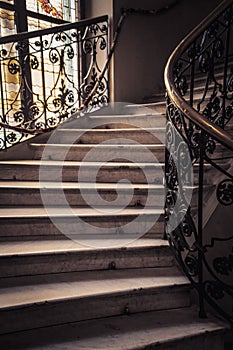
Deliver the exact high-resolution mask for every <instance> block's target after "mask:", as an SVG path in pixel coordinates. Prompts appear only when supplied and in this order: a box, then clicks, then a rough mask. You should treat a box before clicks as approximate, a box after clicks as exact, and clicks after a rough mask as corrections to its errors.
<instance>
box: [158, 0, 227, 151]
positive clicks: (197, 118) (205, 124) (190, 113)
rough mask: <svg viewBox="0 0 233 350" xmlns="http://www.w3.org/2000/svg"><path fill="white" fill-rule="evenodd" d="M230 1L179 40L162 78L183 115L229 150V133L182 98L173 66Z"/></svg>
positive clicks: (218, 7)
mask: <svg viewBox="0 0 233 350" xmlns="http://www.w3.org/2000/svg"><path fill="white" fill-rule="evenodd" d="M231 3H232V0H225V1H223V2H222V3H221V4H220V5H218V6H217V7H216V8H215V9H214V11H212V12H211V13H210V14H209V15H208V16H207V17H206V18H205V19H204V20H203V21H202V22H201V23H200V24H199V25H198V26H197V27H196V28H194V29H193V30H192V31H191V32H190V33H189V34H188V35H187V36H186V37H185V38H184V39H183V40H182V41H181V42H180V44H179V45H178V46H177V47H176V48H175V50H174V51H173V53H172V54H171V56H170V58H169V59H168V62H167V64H166V67H165V72H164V80H165V86H166V89H167V93H168V96H169V98H170V99H171V101H172V102H173V103H174V104H175V105H176V106H177V107H178V108H179V109H180V110H181V111H182V112H183V113H184V114H185V116H186V117H187V118H188V119H189V120H191V121H192V122H194V123H195V124H196V125H198V126H199V127H200V128H201V129H203V130H204V131H206V132H207V133H208V134H210V135H211V136H212V137H213V138H214V139H216V140H218V141H219V142H220V143H222V144H223V145H224V146H226V147H227V148H229V149H230V150H233V140H232V138H231V136H230V134H229V133H228V132H226V131H225V130H223V129H221V128H220V127H219V126H217V125H215V124H214V123H213V122H211V121H210V120H208V119H207V118H205V117H204V116H203V115H202V114H200V113H198V112H197V111H196V110H195V109H194V108H192V107H191V106H190V105H189V104H188V102H186V101H185V100H184V99H183V98H182V96H181V95H180V93H179V91H178V89H177V88H176V86H175V84H174V80H173V67H174V65H175V63H176V61H177V60H178V58H179V57H180V56H181V54H182V53H183V52H184V51H185V50H186V49H187V48H188V47H189V46H190V44H191V43H192V42H193V41H194V40H195V39H196V38H197V37H198V36H199V35H200V34H201V33H203V31H204V30H205V29H206V28H207V27H208V26H209V25H210V24H211V23H212V22H213V20H214V19H215V18H216V17H217V16H219V15H220V14H221V12H223V11H224V10H225V9H226V7H227V6H229V5H230V4H231Z"/></svg>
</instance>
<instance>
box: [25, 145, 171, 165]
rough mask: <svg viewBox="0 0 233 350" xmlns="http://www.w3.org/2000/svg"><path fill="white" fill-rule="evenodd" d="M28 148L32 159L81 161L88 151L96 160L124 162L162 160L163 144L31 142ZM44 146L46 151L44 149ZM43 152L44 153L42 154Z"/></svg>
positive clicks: (163, 155)
mask: <svg viewBox="0 0 233 350" xmlns="http://www.w3.org/2000/svg"><path fill="white" fill-rule="evenodd" d="M29 147H30V150H31V151H32V152H33V155H32V159H41V158H42V157H43V159H44V160H45V159H48V160H49V159H50V160H62V159H65V160H67V161H81V160H83V159H84V157H85V156H87V157H88V156H89V157H90V156H91V154H89V155H88V153H89V152H93V148H94V152H95V153H94V154H93V155H92V156H91V158H92V159H93V160H95V161H97V162H101V161H104V160H105V159H107V160H111V161H112V162H114V161H115V162H120V161H121V162H124V161H125V160H137V161H138V162H152V161H160V162H164V157H165V146H164V145H163V144H155V145H146V144H145V145H141V144H130V143H129V144H125V145H118V144H115V145H107V144H99V145H93V144H85V145H82V144H78V145H77V144H75V145H70V144H46V143H44V144H43V143H31V144H30V145H29ZM45 147H46V151H45V152H44V149H45ZM43 152H44V154H43Z"/></svg>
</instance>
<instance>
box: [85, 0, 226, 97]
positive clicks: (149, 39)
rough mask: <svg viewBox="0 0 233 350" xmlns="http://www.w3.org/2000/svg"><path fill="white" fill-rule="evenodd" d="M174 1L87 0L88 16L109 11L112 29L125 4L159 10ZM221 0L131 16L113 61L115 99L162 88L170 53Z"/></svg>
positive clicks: (186, 2)
mask: <svg viewBox="0 0 233 350" xmlns="http://www.w3.org/2000/svg"><path fill="white" fill-rule="evenodd" d="M171 2H173V0H156V1H155V0H143V1H142V0H87V1H85V5H86V17H91V16H98V15H102V14H108V15H109V16H110V18H111V24H112V29H111V33H113V30H114V29H115V28H116V23H117V21H118V18H119V16H120V11H121V8H122V7H124V8H131V7H133V8H143V9H155V10H157V9H159V8H161V7H163V6H166V5H169V4H170V3H171ZM220 2H221V0H205V1H203V0H181V1H180V2H179V3H178V4H177V5H176V6H175V7H174V8H171V9H170V10H168V11H167V12H165V13H164V14H160V15H157V16H149V17H148V16H145V15H131V16H130V17H128V18H127V20H126V22H125V23H124V27H123V29H122V33H121V35H120V39H119V42H118V45H117V48H116V52H115V55H114V60H113V62H112V69H111V78H112V82H111V91H112V99H113V100H115V101H121V102H142V101H143V100H144V98H147V97H150V96H152V95H153V94H156V93H159V92H161V91H163V90H164V84H163V71H164V66H165V63H166V61H167V59H168V57H169V55H170V53H171V52H172V50H173V49H174V48H175V46H176V45H177V44H178V43H179V41H180V40H181V39H182V38H183V37H184V36H185V35H186V34H187V33H188V32H189V31H190V30H191V29H193V28H194V27H195V26H196V25H197V24H198V23H199V22H200V21H201V19H203V18H204V17H205V16H206V15H208V14H209V12H210V11H211V10H212V9H213V8H214V7H215V6H216V5H217V4H218V3H220Z"/></svg>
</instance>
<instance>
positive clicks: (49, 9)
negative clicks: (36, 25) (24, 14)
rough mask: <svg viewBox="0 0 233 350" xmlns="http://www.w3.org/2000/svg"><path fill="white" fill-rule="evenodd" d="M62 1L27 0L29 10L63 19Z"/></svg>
mask: <svg viewBox="0 0 233 350" xmlns="http://www.w3.org/2000/svg"><path fill="white" fill-rule="evenodd" d="M62 2H63V0H51V1H48V0H26V4H27V9H28V10H30V11H33V12H37V13H41V14H43V15H47V16H53V17H57V18H61V19H62V17H63V15H62V7H63V6H62Z"/></svg>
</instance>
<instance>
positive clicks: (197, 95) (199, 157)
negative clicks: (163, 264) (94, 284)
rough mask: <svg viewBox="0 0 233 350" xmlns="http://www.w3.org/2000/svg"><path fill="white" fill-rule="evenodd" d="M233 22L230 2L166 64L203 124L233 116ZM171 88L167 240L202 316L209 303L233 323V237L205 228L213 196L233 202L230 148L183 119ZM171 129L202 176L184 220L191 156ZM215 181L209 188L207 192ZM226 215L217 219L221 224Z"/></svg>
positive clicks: (222, 121) (226, 120) (222, 124)
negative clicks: (186, 176) (187, 167)
mask: <svg viewBox="0 0 233 350" xmlns="http://www.w3.org/2000/svg"><path fill="white" fill-rule="evenodd" d="M232 23H233V5H232V3H231V4H230V5H229V6H228V8H227V9H225V10H224V11H223V12H222V13H220V14H219V15H218V17H217V18H215V19H214V20H213V22H212V23H211V24H210V25H209V26H208V27H207V28H205V29H204V30H203V32H202V33H201V34H199V36H196V38H195V39H194V40H193V42H191V41H190V45H189V47H186V48H185V50H183V52H182V51H181V55H180V56H179V58H178V59H177V60H176V61H175V60H174V62H173V66H171V67H169V69H170V70H169V72H170V74H172V73H173V81H172V87H173V88H174V89H175V88H176V90H177V94H178V93H179V95H180V96H182V98H183V99H184V100H185V101H186V102H187V103H188V104H189V105H191V107H192V109H194V110H196V111H197V112H198V113H199V115H202V116H203V119H205V120H206V123H207V122H208V120H209V121H210V122H211V123H214V124H215V125H217V126H218V127H220V128H223V129H227V130H229V127H230V121H231V118H232V116H233V93H232V92H233V66H232V64H233V63H232V59H231V58H230V57H231V56H232V52H231V50H232V47H231V45H230V41H229V37H230V33H231V35H232V30H233V29H232ZM200 82H201V84H200ZM200 86H204V88H200ZM169 89H170V88H169ZM169 89H168V95H169V96H168V97H167V123H168V124H167V125H168V126H167V149H168V150H167V151H166V186H167V193H166V203H165V219H166V233H167V237H168V240H169V242H170V244H171V247H172V248H173V250H174V252H175V255H176V257H177V259H178V261H179V264H180V265H181V267H182V268H183V271H184V272H185V274H186V275H187V276H188V278H189V279H190V281H191V282H192V284H193V285H194V286H195V288H196V289H197V290H198V292H199V298H200V314H201V315H203V314H204V308H203V299H205V300H207V301H208V302H209V303H210V304H211V305H212V306H213V307H214V308H215V310H217V311H218V312H219V313H221V314H222V315H223V316H224V317H225V318H227V319H228V320H229V321H230V322H232V323H233V313H232V309H231V308H228V307H227V306H226V305H229V303H231V305H232V300H233V286H232V271H233V255H232V252H233V248H231V253H230V254H227V253H226V251H229V246H230V247H232V242H233V236H230V237H229V236H227V234H229V233H228V232H225V231H227V230H226V229H225V230H224V229H223V231H222V232H219V231H220V228H219V225H220V223H218V226H217V227H218V230H217V229H216V232H215V231H214V232H213V228H212V229H211V230H212V231H211V234H212V236H207V234H206V233H207V230H206V229H205V227H204V223H203V217H204V216H205V210H206V208H208V205H209V204H208V203H209V202H208V201H209V200H210V199H211V201H213V198H214V200H215V199H216V198H217V201H216V204H215V205H216V206H217V209H221V206H223V207H224V209H225V210H227V209H228V208H227V207H230V206H231V205H232V204H233V175H232V170H231V169H232V161H233V156H232V150H231V149H228V148H227V147H226V146H224V145H223V144H221V143H220V141H218V140H217V139H215V138H213V137H212V136H211V133H210V134H209V133H207V132H206V131H204V130H202V129H201V127H200V126H197V125H195V124H194V123H193V122H192V121H191V120H190V115H189V114H187V115H186V111H185V109H184V108H183V107H182V106H181V105H180V104H179V103H178V102H177V100H176V99H175V98H173V96H172V89H170V90H169ZM190 110H191V108H190ZM190 113H191V112H190ZM173 128H175V130H176V131H177V133H179V134H180V137H181V139H182V140H183V141H179V143H180V144H182V142H185V143H186V145H187V148H188V153H189V155H190V159H191V161H192V165H193V167H194V169H196V170H195V176H194V178H197V182H196V183H195V186H196V187H197V198H196V199H195V196H194V197H193V198H192V200H191V202H190V206H188V208H187V206H186V210H187V211H186V213H185V215H183V217H182V219H180V218H179V215H180V213H182V212H183V210H184V209H183V208H184V203H185V201H183V199H182V192H183V190H184V188H183V187H182V185H181V183H180V181H179V177H180V176H181V177H182V174H183V173H185V172H184V170H185V164H186V154H185V153H184V152H183V151H182V146H181V147H180V150H181V152H180V154H178V153H179V152H178V150H179V147H178V146H179V145H178V143H177V138H175V137H174V132H172V130H173ZM178 159H179V166H178V167H177V160H178ZM210 180H212V181H211V183H212V187H211V189H208V191H209V192H208V193H206V195H205V188H208V184H209V182H210ZM215 191H216V197H215ZM210 193H211V195H210ZM212 194H213V195H212ZM179 198H180V199H179ZM211 205H213V204H211ZM177 208H178V209H177ZM217 209H216V210H217ZM213 215H214V214H213ZM221 216H222V214H221V215H220V214H219V219H218V220H219V221H220V220H221ZM222 220H223V224H226V223H227V220H226V219H225V222H224V217H223V216H222ZM172 225H173V226H172ZM230 232H231V233H232V224H231V226H230ZM214 235H215V236H214ZM209 242H211V243H209ZM220 252H221V253H220ZM224 252H225V253H224Z"/></svg>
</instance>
